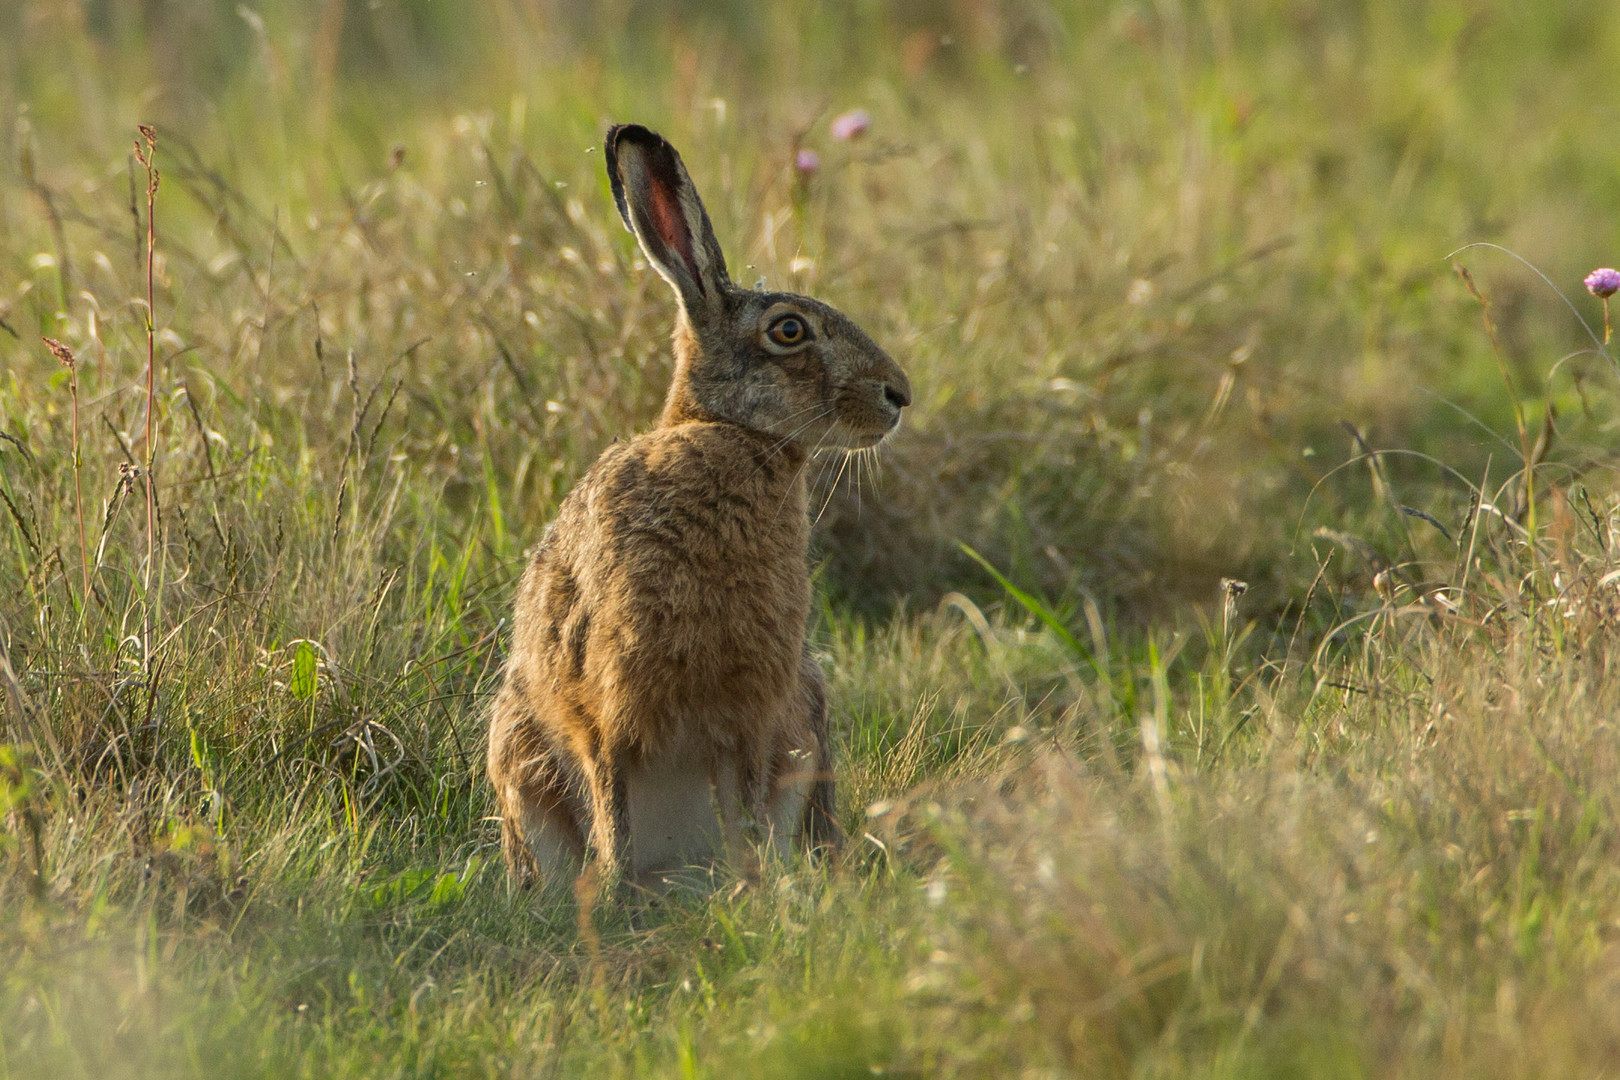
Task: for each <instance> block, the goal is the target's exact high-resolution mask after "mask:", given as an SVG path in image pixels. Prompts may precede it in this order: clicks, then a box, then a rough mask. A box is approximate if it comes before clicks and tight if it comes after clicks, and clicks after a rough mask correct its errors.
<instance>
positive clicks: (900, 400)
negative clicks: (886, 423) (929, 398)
mask: <svg viewBox="0 0 1620 1080" xmlns="http://www.w3.org/2000/svg"><path fill="white" fill-rule="evenodd" d="M883 397H884V400H886V401H887V402H888V403H889V404H890V405H893V406H894V407H895V409H896V411H898V410H900V409H903V408H905V407H906V406H907V405H910V404H911V390H910V388H908V387H904V386H896V385H894V383H884V384H883Z"/></svg>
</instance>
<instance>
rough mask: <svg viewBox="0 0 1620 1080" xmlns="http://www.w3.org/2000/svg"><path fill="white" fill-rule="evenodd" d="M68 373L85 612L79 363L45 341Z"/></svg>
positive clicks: (87, 569)
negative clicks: (80, 473)
mask: <svg viewBox="0 0 1620 1080" xmlns="http://www.w3.org/2000/svg"><path fill="white" fill-rule="evenodd" d="M41 340H42V341H44V342H45V346H46V348H48V349H50V350H51V355H53V356H55V357H56V359H57V360H58V361H60V362H61V364H62V366H63V367H65V368H67V373H68V396H69V397H70V398H71V399H72V400H73V516H74V517H75V518H76V519H77V520H78V523H79V572H80V574H81V576H82V577H83V581H84V600H83V605H82V608H81V610H88V609H89V607H90V546H89V544H87V543H86V542H85V538H84V484H83V483H82V482H81V480H80V478H79V465H80V455H79V361H78V358H77V357H76V356H74V355H73V350H72V349H70V348H68V347H67V346H66V345H63V344H62V343H61V342H60V341H57V340H56V339H55V338H42V339H41Z"/></svg>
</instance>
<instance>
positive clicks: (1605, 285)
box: [1586, 266, 1620, 345]
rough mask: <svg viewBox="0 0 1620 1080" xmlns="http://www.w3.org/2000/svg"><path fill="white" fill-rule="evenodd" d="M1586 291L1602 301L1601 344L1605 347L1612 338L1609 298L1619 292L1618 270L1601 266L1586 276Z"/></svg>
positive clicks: (1619, 278) (1619, 279)
mask: <svg viewBox="0 0 1620 1080" xmlns="http://www.w3.org/2000/svg"><path fill="white" fill-rule="evenodd" d="M1586 291H1587V292H1589V293H1591V294H1592V295H1593V296H1595V297H1597V298H1598V299H1599V300H1601V301H1603V344H1605V345H1607V344H1608V343H1609V340H1610V338H1612V337H1613V336H1614V330H1613V329H1612V328H1611V327H1610V326H1609V297H1611V296H1613V295H1614V294H1615V293H1617V292H1620V270H1613V269H1610V268H1609V267H1607V266H1602V267H1599V268H1598V269H1596V270H1594V271H1592V272H1591V273H1590V274H1587V275H1586Z"/></svg>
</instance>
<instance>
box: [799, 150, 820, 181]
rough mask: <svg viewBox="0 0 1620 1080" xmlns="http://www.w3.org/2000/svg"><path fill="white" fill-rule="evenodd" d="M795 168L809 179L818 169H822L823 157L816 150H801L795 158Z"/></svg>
mask: <svg viewBox="0 0 1620 1080" xmlns="http://www.w3.org/2000/svg"><path fill="white" fill-rule="evenodd" d="M793 167H794V168H795V169H797V170H799V175H800V176H802V177H805V178H806V179H809V177H810V176H811V174H813V173H814V172H815V171H816V170H817V169H819V168H821V155H820V154H818V153H816V152H815V151H814V150H800V151H799V152H798V153H797V154H795V155H794V156H793Z"/></svg>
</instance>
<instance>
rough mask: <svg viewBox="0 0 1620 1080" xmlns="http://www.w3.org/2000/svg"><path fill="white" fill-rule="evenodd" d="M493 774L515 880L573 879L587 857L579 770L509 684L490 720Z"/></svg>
mask: <svg viewBox="0 0 1620 1080" xmlns="http://www.w3.org/2000/svg"><path fill="white" fill-rule="evenodd" d="M488 769H489V780H490V784H491V785H492V786H493V787H494V788H495V802H496V805H497V806H498V807H499V809H500V813H501V853H502V854H503V855H504V856H505V857H506V871H507V874H508V875H509V876H510V877H511V879H512V881H514V882H515V883H517V884H519V885H528V884H530V883H532V882H533V881H534V880H535V878H536V877H538V878H539V879H540V880H541V881H542V882H545V883H549V882H554V881H570V880H572V879H573V876H574V874H576V873H577V872H578V870H579V865H580V862H581V859H582V856H583V854H584V842H583V841H584V836H583V830H582V828H581V822H582V820H583V815H582V810H583V806H582V800H581V799H580V797H579V784H578V782H577V780H576V779H575V770H573V769H571V768H569V763H568V761H567V759H566V758H565V757H564V756H563V755H562V754H561V753H560V752H559V748H558V747H557V746H556V745H554V744H553V743H552V741H551V740H550V739H549V738H548V737H547V734H546V731H545V729H544V728H543V727H542V726H541V725H540V723H539V722H538V721H537V719H536V717H535V715H534V712H533V710H532V708H531V707H530V705H529V703H528V702H527V701H526V700H524V699H523V697H522V695H521V693H520V689H514V687H513V686H512V685H510V683H509V684H508V685H506V686H503V687H502V688H501V691H500V693H499V694H498V695H497V696H496V698H495V708H494V710H493V712H492V713H491V715H490V722H489V760H488Z"/></svg>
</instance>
